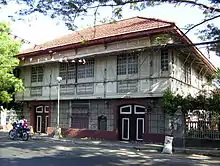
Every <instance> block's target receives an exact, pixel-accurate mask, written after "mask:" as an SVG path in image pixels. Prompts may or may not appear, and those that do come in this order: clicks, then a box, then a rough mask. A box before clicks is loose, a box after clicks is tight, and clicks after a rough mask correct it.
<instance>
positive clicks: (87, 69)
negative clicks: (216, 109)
mask: <svg viewBox="0 0 220 166" xmlns="http://www.w3.org/2000/svg"><path fill="white" fill-rule="evenodd" d="M94 63H95V60H94V59H90V60H86V63H85V64H82V63H78V68H77V78H89V77H94Z"/></svg>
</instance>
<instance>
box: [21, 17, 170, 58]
mask: <svg viewBox="0 0 220 166" xmlns="http://www.w3.org/2000/svg"><path fill="white" fill-rule="evenodd" d="M170 26H174V23H172V22H168V21H163V20H159V19H154V18H144V17H133V18H130V19H125V20H122V21H118V22H116V23H108V24H102V25H98V26H95V27H90V28H86V29H83V30H80V31H74V32H73V33H71V34H69V35H65V36H63V37H61V38H57V39H54V40H51V41H48V42H46V43H44V44H41V45H39V46H37V47H35V48H34V49H27V50H24V51H22V52H21V54H26V53H31V52H35V51H40V50H45V49H51V48H54V47H59V46H65V45H69V44H76V43H82V42H83V41H92V40H97V39H103V38H109V37H113V36H118V35H126V34H131V33H134V32H142V31H149V30H153V29H160V28H165V27H170Z"/></svg>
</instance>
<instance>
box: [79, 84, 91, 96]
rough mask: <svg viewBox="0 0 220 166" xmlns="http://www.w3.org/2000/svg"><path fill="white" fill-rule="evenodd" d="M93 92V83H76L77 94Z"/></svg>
mask: <svg viewBox="0 0 220 166" xmlns="http://www.w3.org/2000/svg"><path fill="white" fill-rule="evenodd" d="M93 92H94V85H93V83H88V84H78V85H77V94H93Z"/></svg>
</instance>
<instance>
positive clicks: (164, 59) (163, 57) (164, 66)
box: [160, 49, 169, 71]
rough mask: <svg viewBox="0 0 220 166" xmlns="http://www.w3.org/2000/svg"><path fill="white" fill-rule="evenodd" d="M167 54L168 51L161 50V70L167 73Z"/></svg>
mask: <svg viewBox="0 0 220 166" xmlns="http://www.w3.org/2000/svg"><path fill="white" fill-rule="evenodd" d="M168 55H169V53H168V50H167V49H165V50H161V64H160V65H161V70H162V71H168V65H169V56H168Z"/></svg>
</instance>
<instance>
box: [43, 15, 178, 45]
mask: <svg viewBox="0 0 220 166" xmlns="http://www.w3.org/2000/svg"><path fill="white" fill-rule="evenodd" d="M135 18H140V19H145V20H153V21H159V22H163V23H168V24H175V23H174V22H170V21H165V20H161V19H157V18H150V17H149V18H148V17H143V16H134V17H130V18H126V19H121V20H117V21H116V22H123V21H127V20H132V19H135ZM108 24H113V22H108V23H104V24H99V25H95V26H90V27H86V28H82V29H80V30H76V31H72V32H70V33H68V34H65V35H63V36H60V37H57V38H54V39H52V40H47V41H45V42H43V43H42V44H40V45H39V46H41V45H44V44H46V43H48V42H51V41H54V40H58V39H62V38H64V37H68V36H70V35H72V34H73V33H79V32H80V31H82V30H86V29H91V28H95V27H99V26H104V25H108Z"/></svg>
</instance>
